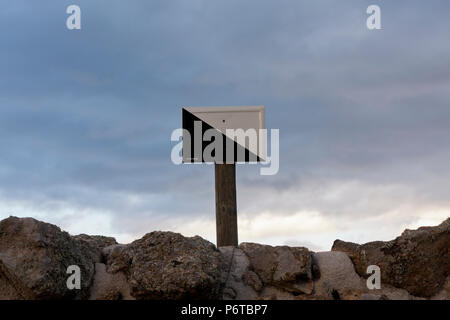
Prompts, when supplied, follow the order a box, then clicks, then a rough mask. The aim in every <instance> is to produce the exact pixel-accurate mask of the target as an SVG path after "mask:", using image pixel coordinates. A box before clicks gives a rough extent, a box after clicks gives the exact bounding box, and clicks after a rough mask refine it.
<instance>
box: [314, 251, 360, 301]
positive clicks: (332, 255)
mask: <svg viewBox="0 0 450 320" xmlns="http://www.w3.org/2000/svg"><path fill="white" fill-rule="evenodd" d="M313 266H314V267H317V270H318V271H319V272H318V275H317V279H315V283H314V295H315V296H316V297H318V298H322V299H327V300H340V299H345V300H349V299H350V300H352V299H358V298H359V297H360V294H361V293H362V292H363V291H365V290H366V288H365V284H364V283H363V281H362V280H361V278H360V277H359V276H358V275H357V274H356V272H355V269H354V267H353V263H352V261H351V260H350V258H349V257H348V256H347V255H346V254H345V253H343V252H333V251H329V252H318V253H314V254H313Z"/></svg>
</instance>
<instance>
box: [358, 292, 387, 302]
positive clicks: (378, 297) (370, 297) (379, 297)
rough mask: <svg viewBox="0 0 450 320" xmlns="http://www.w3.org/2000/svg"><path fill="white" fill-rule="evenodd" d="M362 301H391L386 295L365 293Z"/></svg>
mask: <svg viewBox="0 0 450 320" xmlns="http://www.w3.org/2000/svg"><path fill="white" fill-rule="evenodd" d="M361 300H389V298H388V297H386V296H385V295H384V294H382V295H380V294H373V293H363V294H362V295H361Z"/></svg>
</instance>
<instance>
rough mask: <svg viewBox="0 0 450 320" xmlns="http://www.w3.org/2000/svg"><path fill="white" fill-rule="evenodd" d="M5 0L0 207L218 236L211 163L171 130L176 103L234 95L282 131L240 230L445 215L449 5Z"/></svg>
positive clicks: (352, 229)
mask: <svg viewBox="0 0 450 320" xmlns="http://www.w3.org/2000/svg"><path fill="white" fill-rule="evenodd" d="M72 4H76V5H78V6H79V7H80V8H81V27H82V28H81V30H68V29H67V27H66V19H67V18H68V16H69V15H68V14H67V13H66V8H67V7H68V6H69V5H72ZM371 4H377V5H379V6H380V8H381V25H382V29H381V30H368V29H367V27H366V19H367V17H368V15H367V13H366V9H367V7H368V6H369V5H371ZM1 7H2V10H0V219H4V218H7V217H8V216H10V215H13V216H19V217H34V218H36V219H39V220H43V221H46V222H49V223H53V224H56V225H58V226H59V227H61V228H62V229H64V230H66V231H68V232H69V233H71V234H78V233H88V234H103V235H108V236H114V237H116V238H117V240H118V241H119V242H122V243H128V242H131V241H133V240H135V239H138V238H140V237H142V236H143V235H144V234H146V233H148V232H151V231H154V230H165V231H175V232H180V233H182V234H183V235H186V236H193V235H200V236H202V237H203V238H206V239H208V240H210V241H211V242H215V202H214V201H215V200H214V168H213V166H210V165H179V166H177V165H174V164H173V163H172V161H171V158H170V154H171V150H172V148H173V147H174V145H175V144H176V143H175V142H172V141H171V140H170V137H171V133H172V131H173V130H174V129H177V128H179V127H181V108H182V107H183V106H241V105H264V106H265V107H266V125H267V127H268V128H269V129H270V128H274V129H279V130H280V170H279V172H278V174H277V175H273V176H261V175H260V174H259V166H258V165H248V164H247V165H245V164H242V165H238V166H237V201H238V226H239V241H240V242H244V241H247V242H259V243H266V244H271V245H293V246H306V247H308V248H310V249H312V250H317V251H321V250H329V249H330V248H331V246H332V243H333V241H334V240H335V239H342V240H347V241H353V242H358V243H363V242H368V241H375V240H390V239H393V238H395V237H396V236H398V235H400V233H401V232H402V231H403V230H404V229H406V228H417V227H419V226H422V225H437V224H439V223H440V222H442V221H443V220H444V219H446V218H447V217H449V216H450V165H449V164H450V37H449V36H450V34H449V33H450V20H449V19H448V17H449V16H450V3H449V2H448V1H444V0H442V1H439V0H431V1H418V0H408V1H406V0H404V1H385V0H371V1H362V0H348V1H337V0H334V1H332V0H314V1H313V0H308V1H306V0H303V1H299V0H279V1H273V0H270V1H269V0H258V1H254V0H252V1H242V0H226V1H225V0H189V1H187V0H154V1H144V0H142V1H139V0H135V1H131V2H130V1H119V0H108V1H106V0H94V1H92V0H71V1H65V0H64V1H47V0H41V1H23V0H2V1H1Z"/></svg>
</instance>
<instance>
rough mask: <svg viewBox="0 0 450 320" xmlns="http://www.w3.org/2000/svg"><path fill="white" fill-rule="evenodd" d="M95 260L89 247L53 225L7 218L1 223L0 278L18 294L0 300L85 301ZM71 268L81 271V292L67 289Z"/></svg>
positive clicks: (26, 219) (28, 219) (93, 253)
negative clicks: (83, 299) (77, 268)
mask: <svg viewBox="0 0 450 320" xmlns="http://www.w3.org/2000/svg"><path fill="white" fill-rule="evenodd" d="M94 256H95V252H94V250H93V249H92V248H91V247H90V246H87V245H86V244H85V243H82V242H80V241H77V240H75V239H73V238H72V237H71V236H70V235H69V234H68V233H67V232H63V231H61V230H60V229H59V228H58V227H56V226H54V225H51V224H48V223H44V222H40V221H37V220H35V219H32V218H23V219H20V218H16V217H9V218H8V219H5V220H3V221H1V222H0V264H1V265H0V269H1V270H2V271H1V270H0V273H1V275H0V277H1V278H3V279H9V280H8V283H9V284H10V286H11V285H12V286H14V287H16V288H17V290H16V291H17V292H16V294H11V296H10V297H7V296H6V297H3V298H5V299H8V298H11V299H17V298H21V299H29V298H34V299H82V298H86V297H87V295H88V293H89V287H90V285H91V282H92V279H93V276H94V262H95V261H94ZM71 265H77V266H78V267H80V270H81V290H76V289H75V290H69V289H68V288H67V279H68V277H69V276H70V274H67V268H68V267H69V266H71ZM5 281H6V280H3V282H5ZM5 292H6V291H5ZM17 294H18V295H19V296H17Z"/></svg>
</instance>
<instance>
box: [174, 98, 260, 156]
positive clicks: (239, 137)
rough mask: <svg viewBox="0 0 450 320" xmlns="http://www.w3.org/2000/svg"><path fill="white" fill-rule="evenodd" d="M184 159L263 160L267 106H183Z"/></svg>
mask: <svg viewBox="0 0 450 320" xmlns="http://www.w3.org/2000/svg"><path fill="white" fill-rule="evenodd" d="M182 119H183V124H182V127H183V129H184V130H183V162H186V163H193V162H207V163H216V164H223V163H228V164H231V163H237V162H264V161H266V152H267V130H266V122H265V108H264V106H247V107H184V108H183V109H182Z"/></svg>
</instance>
